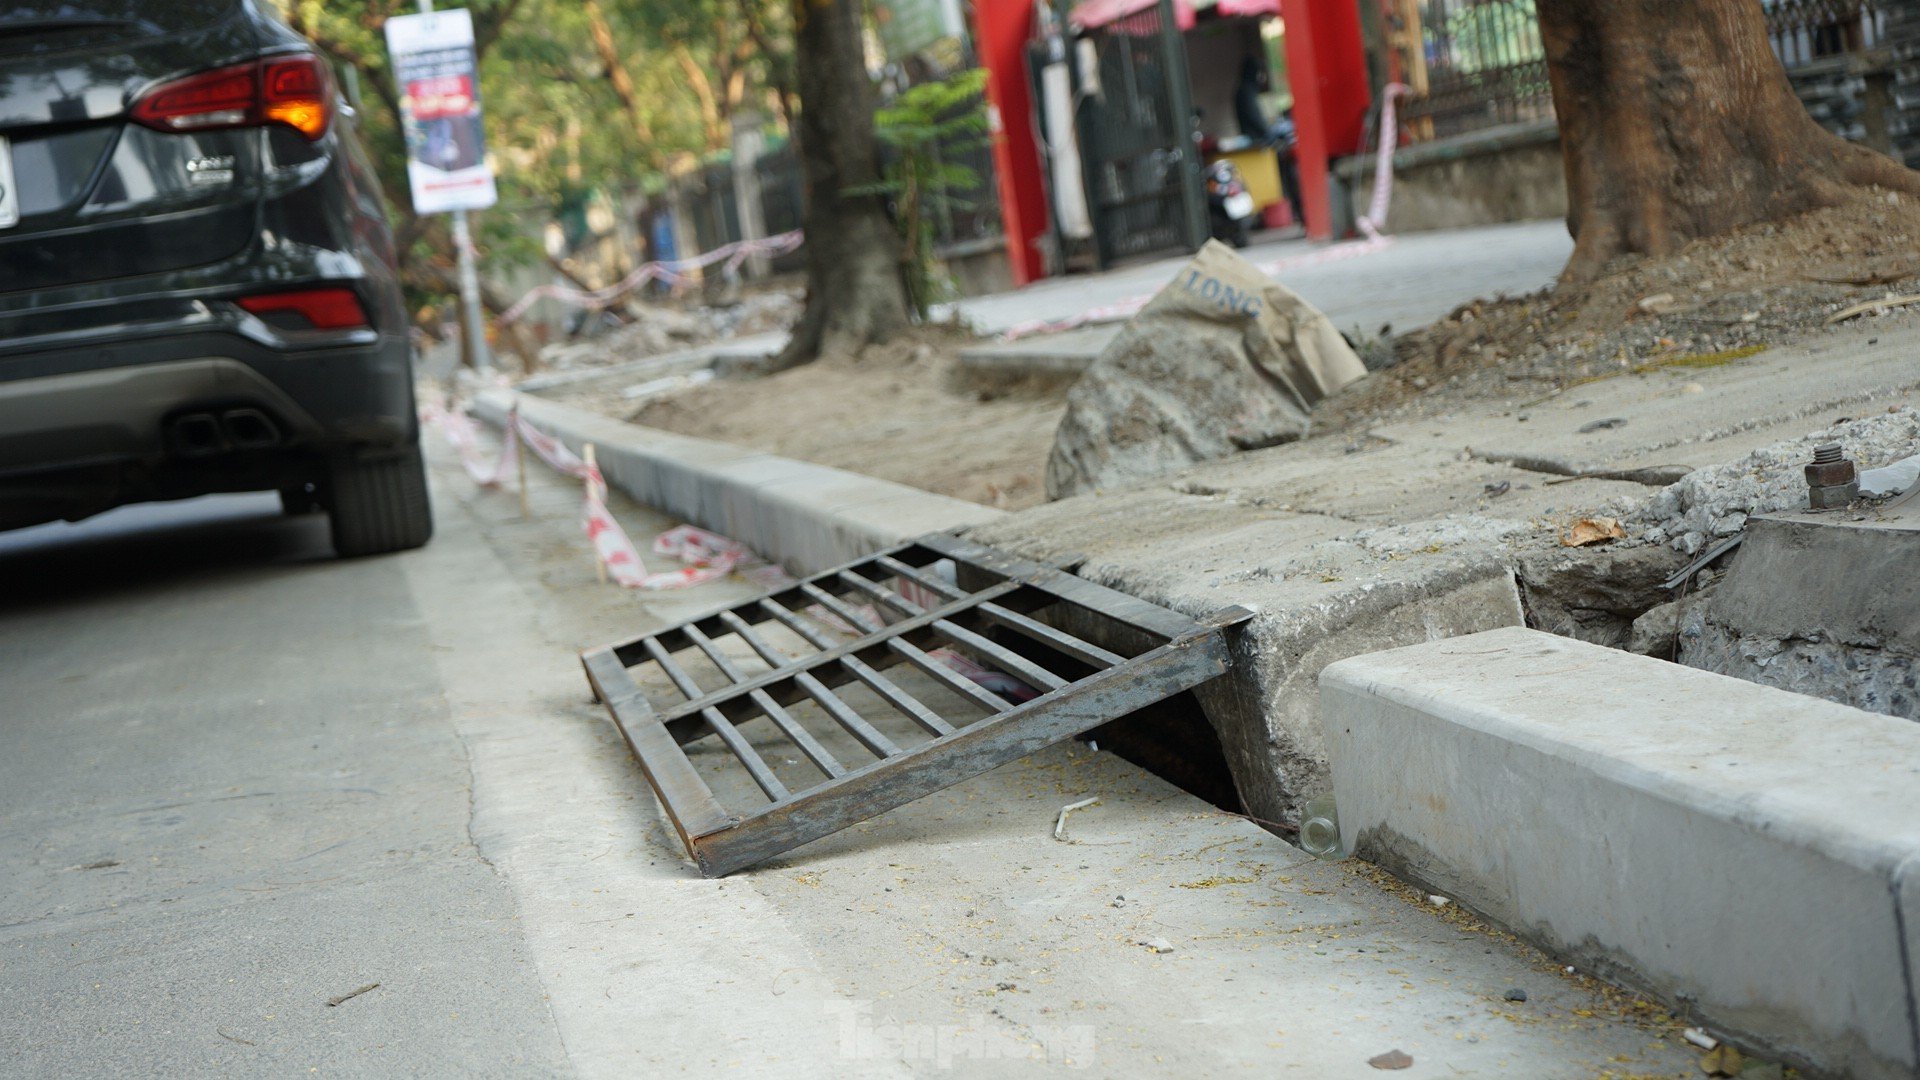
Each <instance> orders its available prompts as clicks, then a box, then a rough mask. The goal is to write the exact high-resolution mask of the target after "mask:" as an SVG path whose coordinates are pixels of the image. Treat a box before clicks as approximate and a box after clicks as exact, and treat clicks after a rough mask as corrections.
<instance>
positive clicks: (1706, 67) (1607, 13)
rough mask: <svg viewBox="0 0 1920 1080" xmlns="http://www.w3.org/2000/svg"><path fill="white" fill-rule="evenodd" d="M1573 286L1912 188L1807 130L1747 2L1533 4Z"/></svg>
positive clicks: (1858, 149) (1918, 181)
mask: <svg viewBox="0 0 1920 1080" xmlns="http://www.w3.org/2000/svg"><path fill="white" fill-rule="evenodd" d="M1537 10H1538V12H1539V18H1540V36H1541V40H1542V42H1543V44H1544V45H1545V47H1546V56H1547V72H1548V75H1549V78H1550V80H1551V82H1552V85H1553V103H1554V108H1555V109H1556V110H1557V111H1558V113H1559V117H1560V145H1561V152H1562V154H1563V156H1564V158H1565V165H1566V174H1567V207H1568V209H1567V227H1568V230H1569V231H1571V232H1572V233H1573V237H1574V249H1573V257H1572V258H1571V259H1569V260H1568V262H1567V267H1566V270H1565V271H1563V272H1562V274H1561V277H1560V280H1561V282H1562V283H1563V284H1574V285H1577V284H1582V283H1585V282H1587V281H1590V280H1592V279H1593V278H1595V277H1598V276H1599V275H1600V273H1601V272H1602V270H1603V269H1604V267H1605V266H1606V264H1607V263H1608V262H1609V261H1610V260H1612V259H1613V258H1615V257H1617V256H1620V255H1627V254H1643V255H1654V256H1659V255H1667V254H1671V253H1672V252H1674V251H1677V250H1678V249H1679V248H1681V247H1682V246H1684V245H1685V244H1686V243H1687V242H1688V241H1690V240H1694V239H1697V238H1700V237H1706V236H1715V235H1718V234H1720V233H1724V232H1728V231H1730V230H1733V229H1736V228H1739V227H1740V226H1743V225H1750V224H1753V223H1755V222H1760V221H1769V220H1774V219H1778V218H1783V217H1788V216H1791V215H1794V214H1798V213H1802V212H1805V211H1808V210H1814V209H1818V208H1821V207H1825V206H1833V205H1837V204H1839V203H1841V202H1844V201H1845V200H1846V199H1847V198H1848V197H1850V196H1851V195H1852V194H1855V193H1858V192H1859V191H1860V190H1861V189H1862V188H1864V187H1866V186H1867V185H1871V184H1877V185H1879V186H1881V187H1886V188H1894V189H1898V190H1901V191H1908V192H1915V191H1920V173H1914V172H1911V171H1909V170H1907V169H1906V168H1904V167H1902V166H1900V165H1897V164H1895V163H1894V162H1893V161H1891V160H1889V159H1887V158H1885V157H1882V156H1881V155H1879V154H1876V153H1874V152H1873V151H1871V150H1869V149H1867V148H1866V147H1863V146H1858V145H1855V144H1853V143H1849V142H1847V141H1845V140H1843V139H1841V138H1839V137H1838V136H1836V135H1833V134H1830V133H1829V132H1827V131H1826V130H1825V129H1823V128H1822V127H1820V125H1819V124H1817V123H1815V122H1814V120H1813V118H1812V117H1810V116H1808V115H1807V110H1806V108H1805V106H1803V105H1802V104H1801V103H1800V99H1799V98H1798V97H1797V96H1796V95H1795V94H1794V92H1793V87H1792V86H1791V85H1790V84H1789V83H1788V82H1787V75H1786V72H1785V71H1784V70H1783V69H1782V68H1781V66H1780V62H1779V60H1778V59H1777V58H1776V57H1775V56H1774V53H1773V49H1772V48H1771V46H1770V45H1769V43H1768V40H1767V30H1766V20H1765V16H1764V15H1763V13H1762V11H1761V7H1760V5H1759V4H1758V3H1756V2H1755V0H1686V2H1676V0H1605V2H1599V0H1538V3H1537Z"/></svg>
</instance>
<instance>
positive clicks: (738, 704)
mask: <svg viewBox="0 0 1920 1080" xmlns="http://www.w3.org/2000/svg"><path fill="white" fill-rule="evenodd" d="M1249 617H1250V615H1249V613H1248V612H1246V611H1244V610H1242V609H1239V608H1227V609H1223V610H1221V611H1219V612H1216V613H1214V614H1213V615H1210V616H1208V617H1207V618H1205V619H1200V620H1195V619H1190V618H1188V617H1187V616H1184V615H1181V614H1179V613H1177V612H1174V611H1170V610H1168V609H1166V608H1162V607H1159V606H1157V605H1155V604H1151V603H1148V602H1146V601H1143V600H1139V599H1137V598H1135V597H1131V596H1127V595H1126V594H1124V593H1120V592H1116V591H1115V590H1112V589H1108V588H1106V587H1104V586H1101V585H1097V584H1095V583H1093V582H1091V581H1087V580H1085V579H1083V578H1079V577H1076V576H1074V575H1072V574H1069V573H1067V572H1065V571H1062V570H1059V569H1056V568H1053V567H1049V566H1044V565H1041V564H1038V563H1034V562H1029V561H1026V560H1023V559H1019V558H1015V557H1013V556H1010V555H1007V554H1005V553H1003V552H1000V551H997V550H994V549H992V548H988V547H984V546H982V545H979V544H974V543H971V542H969V541H965V540H960V539H956V538H954V537H949V536H927V537H921V538H919V539H917V540H913V541H910V542H908V543H905V544H901V545H898V546H896V547H893V548H890V549H888V550H885V551H882V552H879V553H877V554H874V555H870V556H867V557H865V558H862V559H857V560H854V561H852V562H849V563H847V564H845V565H843V566H840V567H836V568H834V569H831V570H827V571H825V572H823V573H820V574H816V575H814V576H812V577H810V578H807V579H805V580H803V581H799V582H795V583H793V584H791V585H786V586H782V587H780V588H776V589H772V590H769V591H768V592H765V593H762V594H760V595H757V596H754V597H752V598H750V599H747V600H744V601H741V602H738V603H734V604H730V605H728V606H726V607H723V608H717V609H715V610H712V611H709V612H706V613H704V614H702V615H698V616H695V617H693V618H689V619H683V620H681V621H679V622H676V623H674V624H672V625H670V626H668V627H666V628H664V629H662V630H659V631H657V632H654V633H651V634H646V635H642V636H639V637H635V638H632V639H629V640H626V641H621V642H616V643H614V644H610V645H605V646H601V647H599V648H596V649H589V650H587V651H585V652H583V653H581V662H582V665H583V666H584V667H585V669H586V674H587V679H588V681H589V682H590V683H591V684H592V686H593V689H594V692H595V694H596V696H597V697H598V699H599V700H600V701H601V702H602V703H603V704H605V706H606V708H607V710H608V712H609V714H610V715H611V716H612V718H613V721H614V723H615V725H616V726H618V728H619V729H620V732H621V734H622V735H623V736H624V737H625V739H626V742H627V745H628V747H629V749H631V750H632V752H633V756H634V758H635V760H636V761H637V762H638V763H639V765H640V769H641V771H642V773H643V774H644V775H645V777H646V779H647V782H648V784H649V785H650V786H651V787H652V788H653V791H654V793H655V795H656V796H658V798H659V800H660V803H661V806H662V808H663V809H664V810H665V811H666V814H667V817H668V818H669V820H671V821H672V823H673V826H674V829H675V830H676V831H677V832H678V833H679V835H680V839H681V841H682V842H683V843H684V844H685V846H686V849H687V853H688V855H689V856H690V857H692V859H693V860H694V862H695V863H696V864H698V866H699V867H700V869H701V871H702V872H703V873H705V874H706V875H707V876H709V877H720V876H724V875H726V874H730V873H733V872H735V871H738V870H741V869H744V868H746V867H749V866H752V865H754V864H756V863H759V862H763V861H765V860H766V859H769V858H772V857H773V856H775V855H778V854H781V853H782V852H785V851H789V850H791V849H793V848H796V847H799V846H800V845H802V844H805V843H808V842H809V841H812V840H815V839H818V838H820V837H823V836H827V835H829V834H831V833H834V832H838V831H839V830H841V829H844V828H847V827H848V826H850V825H853V824H856V823H858V822H860V821H864V820H867V819H869V818H872V817H875V816H878V815H879V814H882V813H884V812H886V811H887V810H890V809H893V808H894V807H896V806H901V805H904V804H906V803H908V802H912V801H913V800H915V799H919V798H921V797H923V796H926V795H929V794H932V793H933V792H935V791H938V790H940V789H942V788H945V787H949V786H951V785H953V784H956V783H959V782H960V781H962V780H965V779H967V778H968V777H971V776H975V775H978V774H980V773H983V772H986V771H988V770H990V769H993V768H995V767H997V766H999V765H1002V764H1004V763H1006V762H1009V761H1013V760H1016V759H1018V758H1022V757H1025V756H1027V755H1029V754H1032V753H1034V752H1036V751H1038V750H1040V749H1042V748H1044V747H1046V746H1049V745H1052V744H1053V743H1056V742H1059V741H1061V740H1063V739H1068V738H1071V737H1073V736H1075V735H1078V734H1081V733H1084V732H1086V731H1088V730H1091V729H1092V728H1094V727H1097V726H1099V725H1100V724H1103V723H1105V722H1107V721H1109V720H1113V719H1116V718H1118V717H1121V716H1125V715H1127V714H1128V713H1131V712H1133V711H1134V710H1136V709H1138V708H1141V707H1143V706H1145V705H1149V704H1152V703H1154V702H1157V701H1161V700H1164V699H1165V698H1168V697H1171V696H1173V695H1174V694H1178V693H1180V692H1182V691H1185V690H1190V689H1192V688H1193V687H1195V686H1198V685H1200V684H1201V683H1204V682H1206V681H1208V680H1210V679H1213V678H1216V677H1218V676H1219V675H1221V674H1223V673H1224V672H1225V671H1226V670H1227V667H1228V664H1229V659H1228V648H1227V642H1226V630H1227V628H1229V627H1231V626H1233V625H1235V624H1237V623H1239V622H1242V621H1244V620H1246V619H1247V618H1249ZM1059 624H1066V625H1072V626H1074V627H1076V628H1079V627H1085V626H1089V625H1092V626H1096V627H1099V628H1100V630H1101V631H1102V632H1091V633H1087V636H1081V635H1080V634H1076V633H1069V632H1068V631H1066V630H1064V629H1061V628H1060V626H1059ZM1087 637H1099V638H1100V639H1101V640H1104V641H1108V642H1109V643H1111V642H1114V641H1126V642H1130V643H1131V645H1130V646H1129V647H1127V648H1124V649H1120V650H1118V651H1115V650H1111V649H1108V648H1105V647H1102V646H1100V645H1096V644H1094V643H1093V642H1092V641H1089V640H1087ZM940 650H944V652H942V651H940ZM969 661H970V662H972V665H978V666H977V667H974V669H973V670H974V673H975V675H976V676H980V678H969V677H968V676H967V675H966V674H963V673H962V672H963V669H966V668H968V667H970V666H972V665H970V664H969ZM895 668H898V669H900V672H901V673H902V674H901V676H900V677H895V676H894V675H890V674H889V671H890V669H895ZM980 668H985V669H988V671H989V672H991V674H985V675H982V673H981V671H980ZM702 675H704V676H706V680H705V681H706V682H708V683H714V682H717V683H718V684H719V685H718V686H717V687H713V688H709V687H708V686H705V685H703V684H702V679H701V676H702ZM1009 680H1011V681H1009ZM903 683H910V684H913V685H903ZM1021 684H1024V685H1021ZM649 690H651V693H649ZM929 690H931V691H932V692H929ZM849 698H857V699H859V700H865V701H867V702H868V704H864V705H860V706H858V707H856V705H855V704H854V703H851V702H850V701H849ZM930 698H931V699H935V700H932V701H930V700H928V699H930ZM942 703H944V704H942ZM803 714H805V715H803ZM883 716H884V717H885V719H886V721H887V722H886V723H885V724H883V723H882V722H881V717H883ZM809 721H811V723H809ZM750 735H751V736H752V737H750ZM755 738H758V739H759V740H760V741H761V743H762V745H760V746H756V745H755ZM709 739H712V740H717V742H718V743H719V744H720V746H721V747H723V748H724V750H725V753H724V754H721V753H714V752H711V746H712V744H710V743H706V740H709ZM829 743H832V744H834V745H836V746H838V747H839V749H838V750H837V751H836V750H835V749H834V747H833V746H830V745H829ZM849 747H852V748H853V750H852V751H851V752H850V751H849V749H848V748H849ZM787 753H793V754H797V755H798V757H795V758H788V757H785V756H784V755H785V754H787ZM856 755H857V756H856ZM695 756H698V757H699V758H700V759H701V763H702V764H704V765H705V766H707V770H706V771H707V773H708V775H707V776H703V775H702V772H703V770H702V768H700V767H699V766H697V765H696V763H695V760H694V758H695ZM770 757H771V758H772V763H770V760H769V758H770ZM734 766H737V767H738V770H737V772H735V776H736V777H737V776H738V774H739V773H744V776H745V778H746V780H750V781H751V783H750V784H749V783H746V782H744V781H738V780H737V779H736V780H735V781H734V782H733V783H732V790H730V791H728V792H727V793H726V794H725V795H724V796H722V795H717V794H716V792H715V790H714V787H713V786H712V785H710V784H709V783H708V779H709V777H711V778H713V779H715V782H716V783H719V782H720V781H721V780H725V779H729V778H728V777H725V776H722V775H721V772H722V771H724V770H732V769H733V767H734ZM794 766H800V767H801V768H802V769H803V770H804V772H805V779H810V780H811V782H810V783H807V782H801V779H800V778H796V777H795V776H794V775H793V774H794V768H793V767H794ZM783 773H784V774H785V775H782V774H783Z"/></svg>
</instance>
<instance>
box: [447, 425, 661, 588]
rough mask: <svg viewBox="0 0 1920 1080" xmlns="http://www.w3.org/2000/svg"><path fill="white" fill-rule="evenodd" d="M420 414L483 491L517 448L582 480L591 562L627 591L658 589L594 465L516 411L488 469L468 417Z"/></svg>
mask: <svg viewBox="0 0 1920 1080" xmlns="http://www.w3.org/2000/svg"><path fill="white" fill-rule="evenodd" d="M420 415H421V419H422V420H423V421H425V422H426V423H428V424H429V425H432V426H436V427H438V428H439V429H440V430H441V432H442V433H444V434H445V435H446V438H447V442H449V443H451V444H452V445H453V448H454V450H455V451H456V452H458V453H459V455H460V464H461V465H462V466H463V467H465V469H466V470H467V475H468V476H470V477H472V478H473V481H474V483H476V484H479V485H480V486H481V487H489V488H492V487H499V486H500V485H501V484H503V483H504V482H505V481H506V479H507V477H508V476H509V475H511V473H512V471H513V468H514V462H515V461H516V458H517V455H516V453H515V449H516V444H518V445H524V446H525V447H526V448H527V449H529V450H532V451H533V452H534V454H535V455H536V456H538V457H539V458H540V460H542V461H544V462H546V463H547V464H548V465H551V466H552V467H553V468H554V469H556V470H558V471H560V472H563V473H565V474H567V475H568V476H572V477H575V478H576V479H578V480H580V481H581V482H582V484H583V486H584V487H585V488H586V505H585V507H584V510H583V513H582V515H581V527H582V528H584V529H585V530H586V533H587V539H588V540H590V541H591V542H592V543H593V550H594V555H595V557H596V558H597V559H598V560H599V562H600V565H601V566H604V567H606V570H607V576H608V577H609V578H611V579H613V580H614V581H615V582H617V583H618V584H620V585H624V586H626V587H627V588H629V589H639V588H659V587H660V586H649V585H648V584H647V582H648V580H649V579H650V578H652V577H654V576H657V575H650V574H648V573H647V567H646V564H645V563H643V562H641V561H640V553H639V552H638V551H636V550H634V546H633V541H631V540H629V539H627V532H626V530H625V529H622V528H621V527H620V522H619V521H617V520H615V519H614V516H613V514H612V512H611V511H609V510H608V509H607V481H606V478H605V477H603V476H602V475H601V474H600V467H599V466H598V465H590V464H588V463H587V462H585V461H583V460H581V459H580V457H579V455H577V454H575V453H574V452H573V451H571V450H569V449H567V447H566V445H565V444H564V443H562V442H561V441H560V440H558V439H556V438H554V437H553V436H551V435H548V434H547V433H546V432H544V431H541V430H540V429H538V428H536V427H534V426H533V425H532V424H530V423H528V422H527V420H526V418H525V417H522V416H521V415H520V412H519V410H517V409H516V410H514V411H513V412H510V413H508V414H507V425H506V432H505V437H504V439H503V441H502V443H501V446H500V457H499V458H498V459H497V460H495V461H494V462H493V463H492V464H488V463H487V461H486V460H485V457H484V455H483V454H482V453H481V451H480V444H479V439H478V437H477V436H476V434H475V432H474V428H473V421H471V420H469V419H467V417H466V414H464V413H462V412H460V411H459V410H457V409H444V408H441V407H440V406H439V405H437V404H434V403H431V402H430V403H428V404H426V405H424V406H422V407H421V410H420Z"/></svg>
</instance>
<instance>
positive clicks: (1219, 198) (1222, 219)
mask: <svg viewBox="0 0 1920 1080" xmlns="http://www.w3.org/2000/svg"><path fill="white" fill-rule="evenodd" d="M1253 209H1254V208H1253V196H1252V195H1251V194H1249V193H1248V192H1247V183H1246V181H1245V180H1244V179H1242V178H1241V176H1240V170H1239V169H1236V168H1234V166H1233V162H1231V161H1227V160H1224V159H1222V160H1220V161H1215V162H1213V163H1212V164H1210V165H1208V166H1207V221H1208V223H1209V231H1210V232H1211V233H1212V234H1213V238H1214V239H1215V240H1220V241H1223V242H1225V243H1228V244H1232V245H1233V246H1234V247H1237V248H1243V247H1246V246H1247V244H1248V243H1249V242H1250V240H1251V239H1252V236H1253Z"/></svg>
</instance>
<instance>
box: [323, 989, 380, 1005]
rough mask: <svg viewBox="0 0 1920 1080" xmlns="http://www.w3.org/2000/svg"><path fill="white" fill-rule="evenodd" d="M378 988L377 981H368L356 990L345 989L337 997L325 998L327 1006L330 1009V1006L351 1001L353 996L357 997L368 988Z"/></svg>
mask: <svg viewBox="0 0 1920 1080" xmlns="http://www.w3.org/2000/svg"><path fill="white" fill-rule="evenodd" d="M379 988H380V984H379V983H368V984H367V985H365V986H363V987H361V988H360V989H358V990H349V991H347V992H346V993H344V994H341V995H340V996H339V997H337V998H328V999H327V1008H329V1009H331V1008H335V1007H337V1006H339V1005H341V1004H344V1003H346V1002H349V1001H352V1000H353V999H354V998H357V997H359V996H360V995H361V994H364V993H366V992H367V991H369V990H377V989H379Z"/></svg>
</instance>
